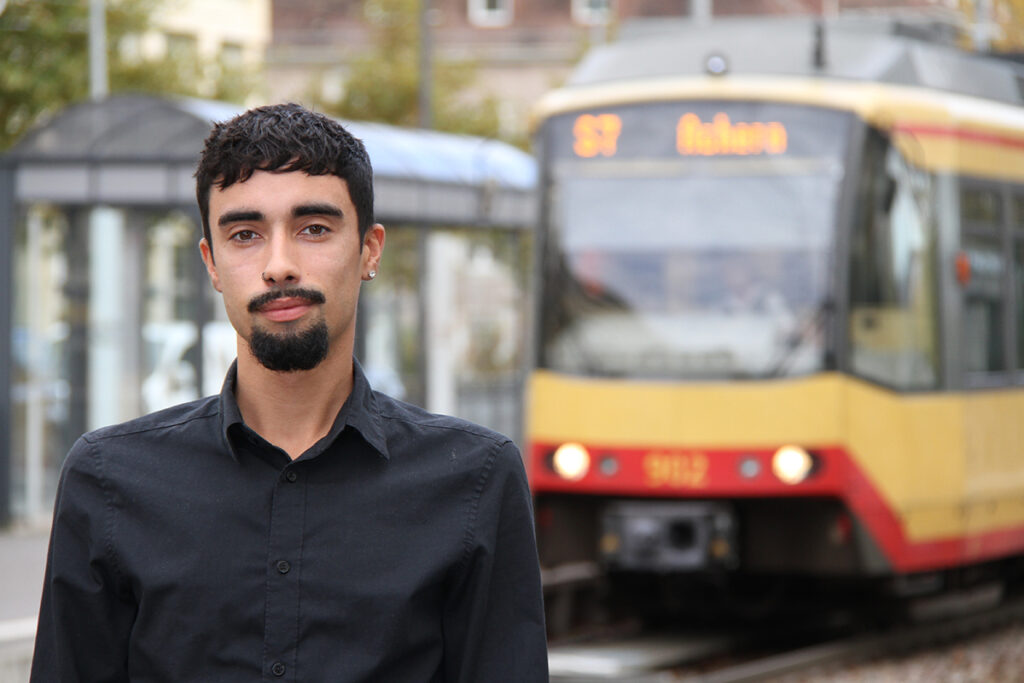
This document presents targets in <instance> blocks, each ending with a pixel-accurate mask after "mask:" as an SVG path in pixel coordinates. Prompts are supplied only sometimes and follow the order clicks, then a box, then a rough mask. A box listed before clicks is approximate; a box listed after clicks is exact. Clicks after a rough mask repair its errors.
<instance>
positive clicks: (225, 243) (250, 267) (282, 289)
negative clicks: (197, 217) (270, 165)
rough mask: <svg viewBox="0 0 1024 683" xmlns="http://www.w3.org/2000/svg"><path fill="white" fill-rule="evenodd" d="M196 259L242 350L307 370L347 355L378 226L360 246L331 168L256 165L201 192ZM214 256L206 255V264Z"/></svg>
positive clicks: (375, 255)
mask: <svg viewBox="0 0 1024 683" xmlns="http://www.w3.org/2000/svg"><path fill="white" fill-rule="evenodd" d="M209 218H210V238H211V240H212V241H213V251H212V254H211V250H210V245H209V244H207V243H206V240H205V239H204V240H203V241H202V242H201V243H200V249H201V251H202V254H203V261H204V262H205V263H206V268H207V270H208V272H209V274H210V279H211V281H212V282H213V286H214V287H215V288H216V289H217V291H219V292H221V293H222V294H223V295H224V307H225V309H226V310H227V314H228V319H229V320H230V321H231V324H232V325H233V326H234V328H235V330H236V331H237V332H238V335H239V337H240V338H241V339H242V341H243V342H244V347H245V348H243V345H242V344H240V345H239V354H241V353H244V352H245V350H246V349H248V351H250V352H251V353H252V354H253V355H254V356H255V357H256V359H257V360H258V361H259V362H260V363H262V364H263V365H264V366H266V367H267V368H269V369H271V370H277V371H290V370H309V369H312V368H313V367H315V366H316V365H317V364H319V363H320V361H322V360H323V359H324V358H325V357H326V355H327V354H328V353H331V352H341V353H347V354H349V355H350V354H351V353H352V344H353V340H354V337H355V314H356V304H357V303H358V299H359V285H360V282H361V281H362V280H363V279H367V277H368V273H369V272H370V271H371V270H376V269H377V265H378V263H379V261H380V255H381V251H382V249H383V247H384V228H383V227H381V226H380V225H374V226H373V227H372V228H371V229H370V230H369V231H368V232H367V234H366V237H365V239H364V240H363V244H362V246H363V248H362V249H360V240H359V229H358V224H357V216H356V210H355V207H354V206H353V204H352V199H351V197H350V196H349V193H348V186H347V184H346V183H345V181H344V180H342V179H341V178H338V177H337V176H333V175H320V176H311V175H307V174H306V173H304V172H301V171H293V172H286V173H273V172H269V171H256V172H255V173H253V175H252V177H251V178H249V179H248V180H246V181H245V182H241V183H235V184H234V185H231V186H230V187H228V188H226V189H223V190H222V189H220V188H218V187H217V186H216V185H214V186H213V187H212V188H211V190H210V217H209ZM214 255H215V257H216V262H214Z"/></svg>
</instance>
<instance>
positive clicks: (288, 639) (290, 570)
mask: <svg viewBox="0 0 1024 683" xmlns="http://www.w3.org/2000/svg"><path fill="white" fill-rule="evenodd" d="M305 492H306V486H305V482H304V481H303V477H302V476H301V474H300V472H299V471H298V468H296V466H295V465H294V463H293V464H291V465H288V466H287V467H285V469H284V470H283V471H282V472H281V475H280V477H278V480H277V484H276V485H275V487H274V496H273V502H272V503H271V511H270V542H269V543H268V545H267V557H266V565H267V566H266V573H267V592H266V609H265V617H264V628H263V634H264V635H263V680H264V681H295V680H298V678H297V673H298V672H297V671H296V669H297V667H298V637H299V607H300V606H299V589H300V586H299V577H300V570H301V562H302V536H303V527H304V525H305V519H304V517H305Z"/></svg>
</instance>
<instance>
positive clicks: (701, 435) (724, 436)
mask: <svg viewBox="0 0 1024 683" xmlns="http://www.w3.org/2000/svg"><path fill="white" fill-rule="evenodd" d="M840 386H841V382H840V379H839V377H838V376H834V375H825V376H817V377H813V378H806V379H797V380H786V381H776V382H759V383H753V382H750V383H735V384H727V383H722V384H669V383H657V382H647V383H645V382H618V381H615V382H613V381H602V380H594V379H581V378H572V377H564V376H559V375H555V374H553V373H545V372H538V373H536V374H535V375H534V376H533V380H532V382H531V387H530V395H531V397H532V398H531V401H530V412H529V416H528V419H529V430H530V434H531V436H532V437H533V438H534V439H537V440H543V441H562V440H566V439H573V440H581V441H584V442H591V443H600V444H606V445H610V446H613V445H622V446H627V445H634V444H638V443H640V444H650V445H659V444H675V443H686V444H690V445H693V446H702V445H712V446H732V447H744V446H746V447H756V446H763V445H766V444H768V445H772V444H779V443H785V442H789V441H795V442H798V443H803V444H828V445H831V444H836V443H839V442H840V441H841V439H842V431H841V429H840V424H841V423H840V414H839V409H838V403H837V401H838V398H839V388H840Z"/></svg>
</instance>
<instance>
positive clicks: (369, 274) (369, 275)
mask: <svg viewBox="0 0 1024 683" xmlns="http://www.w3.org/2000/svg"><path fill="white" fill-rule="evenodd" d="M366 276H367V277H368V278H370V279H371V280H372V279H373V278H375V277H377V271H376V270H371V271H370V272H369V273H367V274H366Z"/></svg>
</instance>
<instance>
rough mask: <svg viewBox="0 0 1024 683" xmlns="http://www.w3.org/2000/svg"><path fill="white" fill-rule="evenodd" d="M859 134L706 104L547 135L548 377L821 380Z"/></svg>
mask: <svg viewBox="0 0 1024 683" xmlns="http://www.w3.org/2000/svg"><path fill="white" fill-rule="evenodd" d="M587 116H589V117H591V118H590V119H586V118H585V117H587ZM602 117H604V118H602ZM581 121H584V122H585V124H584V125H581V123H580V122H581ZM849 125H850V120H849V118H848V116H847V115H844V114H840V113H837V112H832V111H824V110H816V109H811V108H806V107H793V106H782V105H775V104H765V103H728V104H722V103H709V102H701V103H678V102H676V103H664V104H657V105H646V106H643V107H631V108H630V107H622V108H617V109H610V110H602V111H595V112H592V113H587V114H573V115H570V116H563V117H559V118H556V119H553V120H552V121H550V122H549V128H548V131H547V133H548V135H547V137H546V138H545V143H546V146H547V149H548V151H549V154H550V156H549V159H550V161H551V165H550V169H549V170H550V177H549V181H550V184H549V186H548V187H549V191H550V195H549V197H548V225H547V228H548V232H547V234H546V236H545V239H546V249H545V260H544V269H543V276H542V281H543V285H542V286H543V287H544V291H543V296H542V297H541V304H540V305H541V310H542V314H541V327H542V349H541V361H542V364H543V365H545V366H546V367H549V368H552V369H556V370H559V371H563V372H570V373H574V374H585V375H595V376H610V377H635V378H657V379H726V378H758V377H771V376H783V375H795V374H805V373H808V372H813V371H815V370H818V369H821V368H822V366H823V363H824V357H825V353H824V351H825V349H824V343H825V341H824V339H825V335H824V331H823V323H824V318H825V316H824V311H825V310H826V308H827V306H828V303H829V295H828V289H829V281H830V278H829V269H830V266H831V263H832V262H833V260H834V259H833V257H832V248H833V241H834V239H833V237H834V233H835V225H836V207H837V203H838V198H839V191H840V185H841V183H842V179H843V169H844V159H845V153H846V149H845V148H846V144H847V140H848V138H849V135H848V128H849ZM666 128H667V131H666V130H663V129H666ZM610 137H611V138H614V139H613V140H612V139H609V138H610ZM569 145H571V147H569Z"/></svg>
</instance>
